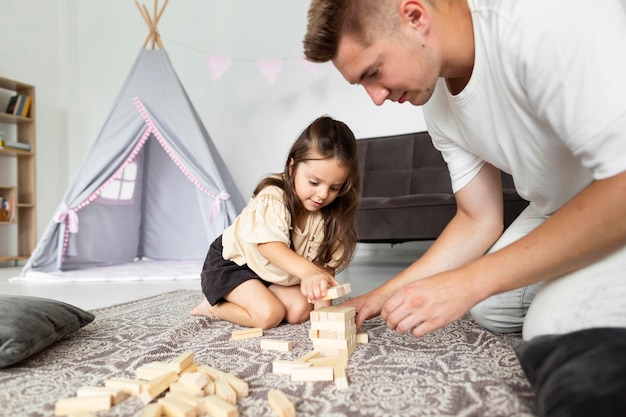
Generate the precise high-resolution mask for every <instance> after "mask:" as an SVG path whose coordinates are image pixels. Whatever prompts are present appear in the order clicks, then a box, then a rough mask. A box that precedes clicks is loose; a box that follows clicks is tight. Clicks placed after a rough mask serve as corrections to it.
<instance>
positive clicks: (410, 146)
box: [357, 132, 528, 243]
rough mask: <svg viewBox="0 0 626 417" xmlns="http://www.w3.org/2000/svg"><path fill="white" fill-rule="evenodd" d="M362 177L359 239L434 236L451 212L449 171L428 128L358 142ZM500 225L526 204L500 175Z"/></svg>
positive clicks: (386, 240)
mask: <svg viewBox="0 0 626 417" xmlns="http://www.w3.org/2000/svg"><path fill="white" fill-rule="evenodd" d="M357 149H358V156H359V170H360V175H361V181H362V187H361V190H362V196H361V205H360V207H359V211H358V214H357V234H358V240H359V242H371V243H401V242H408V241H415V240H433V239H436V238H437V236H439V234H440V233H441V232H442V231H443V229H444V227H445V226H446V225H447V224H448V222H449V221H450V220H451V219H452V217H453V216H454V214H455V212H456V202H455V200H454V194H452V185H451V183H450V174H449V172H448V168H447V166H446V163H445V162H444V160H443V157H442V156H441V153H440V152H439V151H437V150H436V149H435V147H434V146H433V144H432V141H431V138H430V135H429V134H428V133H427V132H418V133H409V134H401V135H393V136H384V137H375V138H366V139H359V140H357ZM502 188H503V198H504V224H505V226H508V225H509V224H510V223H511V222H512V221H513V220H514V219H515V218H516V217H517V216H518V214H519V213H520V212H521V211H522V210H523V209H524V208H525V207H526V206H527V205H528V202H527V201H525V200H523V199H522V198H521V197H520V196H519V195H518V194H517V192H516V191H515V188H514V187H513V179H512V178H511V176H510V175H508V174H504V173H503V174H502Z"/></svg>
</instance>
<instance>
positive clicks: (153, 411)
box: [139, 403, 163, 417]
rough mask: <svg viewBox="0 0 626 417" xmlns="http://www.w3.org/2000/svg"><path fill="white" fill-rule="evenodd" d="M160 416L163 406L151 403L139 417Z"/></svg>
mask: <svg viewBox="0 0 626 417" xmlns="http://www.w3.org/2000/svg"><path fill="white" fill-rule="evenodd" d="M162 415H163V406H162V405H161V404H159V403H152V404H148V405H147V406H145V407H144V409H143V411H142V412H141V415H140V416H139V417H161V416H162Z"/></svg>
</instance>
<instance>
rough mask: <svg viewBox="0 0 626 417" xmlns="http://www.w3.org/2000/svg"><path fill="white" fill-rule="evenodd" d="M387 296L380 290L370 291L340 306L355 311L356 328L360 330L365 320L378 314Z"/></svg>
mask: <svg viewBox="0 0 626 417" xmlns="http://www.w3.org/2000/svg"><path fill="white" fill-rule="evenodd" d="M388 298H389V296H388V295H387V293H386V292H384V291H382V287H381V288H377V289H376V290H373V291H370V292H368V293H367V294H363V295H361V296H359V297H355V298H351V299H350V300H348V301H345V302H344V303H342V304H341V305H342V306H347V307H354V308H355V309H356V328H357V330H358V329H360V328H361V325H362V324H363V322H364V321H365V320H369V319H371V318H373V317H376V316H378V315H379V314H380V311H381V309H382V306H383V303H384V302H385V301H387V299H388Z"/></svg>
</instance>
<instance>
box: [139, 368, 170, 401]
mask: <svg viewBox="0 0 626 417" xmlns="http://www.w3.org/2000/svg"><path fill="white" fill-rule="evenodd" d="M177 380H178V375H177V374H176V372H174V371H170V372H169V373H167V374H164V375H161V376H159V377H156V378H154V379H151V380H150V381H147V384H148V385H147V387H146V388H145V389H144V390H143V391H141V394H139V398H140V399H141V401H143V402H144V404H148V403H150V402H152V400H154V399H155V398H156V397H158V396H159V395H161V394H162V393H163V391H165V390H166V389H168V388H169V386H170V384H172V383H174V382H176V381H177Z"/></svg>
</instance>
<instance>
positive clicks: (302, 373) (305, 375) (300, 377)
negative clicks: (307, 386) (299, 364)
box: [291, 366, 333, 381]
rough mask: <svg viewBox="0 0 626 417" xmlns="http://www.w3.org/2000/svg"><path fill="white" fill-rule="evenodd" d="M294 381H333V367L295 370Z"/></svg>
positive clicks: (292, 374) (312, 367) (293, 371)
mask: <svg viewBox="0 0 626 417" xmlns="http://www.w3.org/2000/svg"><path fill="white" fill-rule="evenodd" d="M291 380H292V381H332V380H333V367H332V366H311V367H307V368H294V369H293V370H292V371H291Z"/></svg>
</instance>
